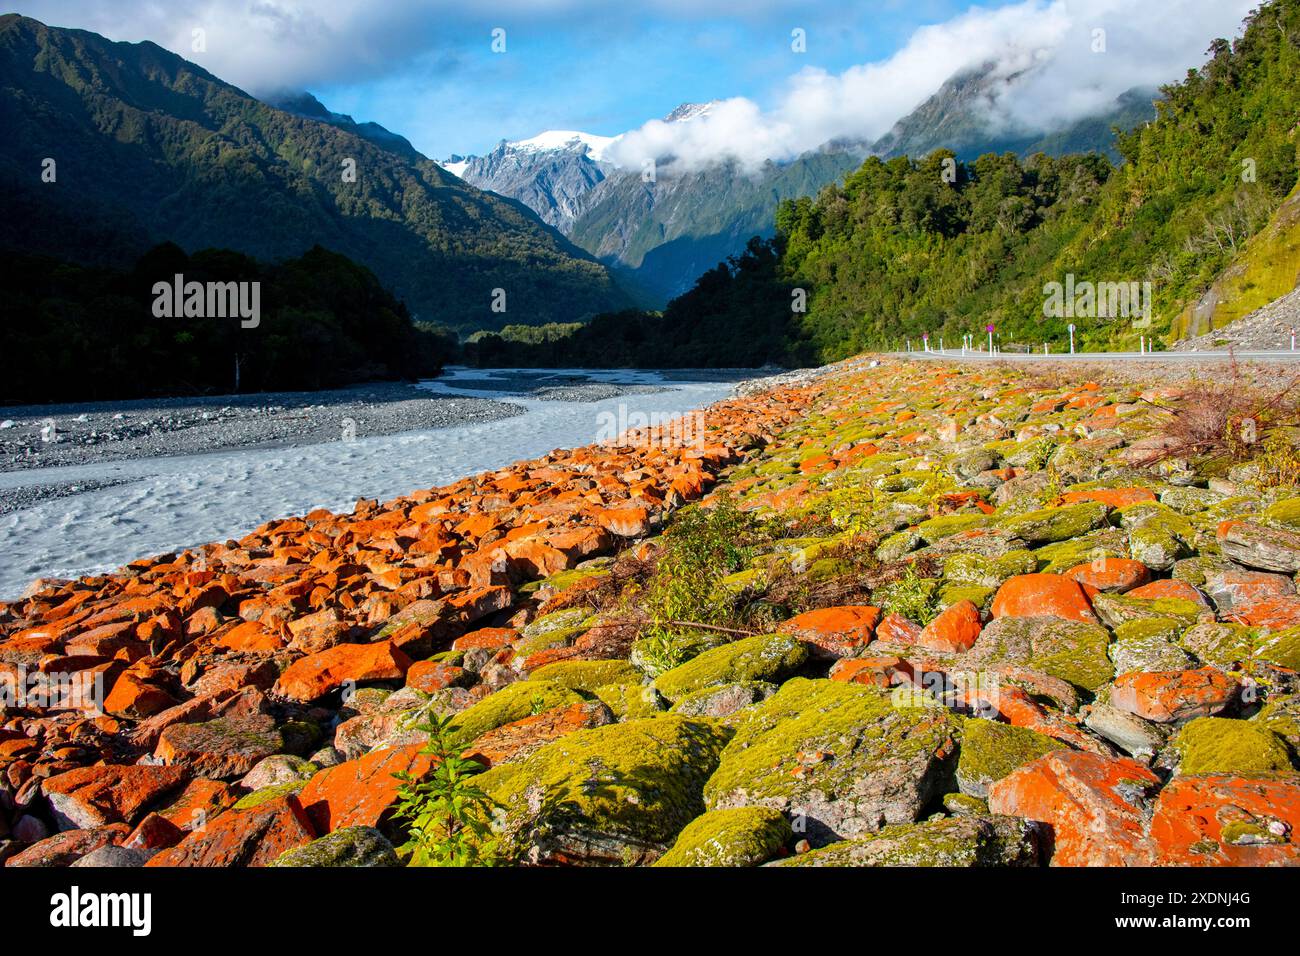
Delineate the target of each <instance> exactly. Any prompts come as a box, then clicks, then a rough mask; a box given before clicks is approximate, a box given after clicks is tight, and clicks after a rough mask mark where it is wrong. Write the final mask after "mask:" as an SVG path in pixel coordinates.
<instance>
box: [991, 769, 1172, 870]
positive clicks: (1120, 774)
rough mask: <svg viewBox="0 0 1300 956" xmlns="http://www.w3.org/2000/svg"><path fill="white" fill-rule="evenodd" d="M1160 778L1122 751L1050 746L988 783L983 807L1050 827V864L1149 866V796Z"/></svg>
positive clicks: (1151, 847) (1151, 856)
mask: <svg viewBox="0 0 1300 956" xmlns="http://www.w3.org/2000/svg"><path fill="white" fill-rule="evenodd" d="M1159 786H1160V778H1159V777H1157V776H1156V775H1155V774H1154V773H1152V772H1151V771H1150V770H1149V769H1147V767H1145V766H1144V765H1143V764H1141V763H1138V762H1137V761H1136V760H1130V759H1128V758H1116V757H1104V756H1101V755H1098V754H1091V753H1077V752H1073V751H1067V750H1058V751H1053V752H1052V753H1049V754H1046V755H1044V756H1042V757H1039V758H1038V759H1037V760H1034V761H1033V762H1031V763H1028V764H1025V765H1024V766H1023V767H1020V768H1019V769H1018V770H1015V771H1013V772H1012V773H1011V774H1010V775H1009V776H1006V777H1003V778H1002V779H1001V780H998V781H996V782H995V783H993V784H991V785H990V786H989V797H988V801H989V809H990V810H991V811H993V812H994V813H1002V814H1006V815H1008V816H1014V817H1024V818H1025V819H1028V820H1037V821H1039V822H1041V823H1046V824H1048V825H1049V826H1050V827H1051V828H1052V865H1053V866H1150V865H1151V864H1152V863H1153V862H1154V860H1155V852H1154V848H1153V846H1152V844H1151V841H1150V840H1149V839H1148V837H1147V835H1146V823H1145V821H1146V815H1147V812H1148V806H1147V804H1148V801H1149V796H1150V794H1151V793H1152V792H1154V791H1155V790H1156V789H1157V788H1158V787H1159Z"/></svg>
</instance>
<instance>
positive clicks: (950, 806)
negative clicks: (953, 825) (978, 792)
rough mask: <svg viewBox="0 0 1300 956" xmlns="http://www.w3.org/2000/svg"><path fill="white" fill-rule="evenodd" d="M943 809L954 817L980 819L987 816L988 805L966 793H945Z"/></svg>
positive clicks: (984, 801)
mask: <svg viewBox="0 0 1300 956" xmlns="http://www.w3.org/2000/svg"><path fill="white" fill-rule="evenodd" d="M943 808H944V809H945V810H947V811H948V813H949V814H950V815H951V816H954V817H982V816H987V815H988V812H989V803H988V801H987V800H981V799H980V798H979V797H972V796H971V795H970V794H968V793H945V794H944V795H943Z"/></svg>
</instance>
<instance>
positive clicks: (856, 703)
mask: <svg viewBox="0 0 1300 956" xmlns="http://www.w3.org/2000/svg"><path fill="white" fill-rule="evenodd" d="M955 730H956V724H955V718H954V717H952V716H951V715H950V714H949V713H948V712H947V711H946V710H944V709H942V708H925V707H910V706H904V705H903V703H902V702H898V701H896V700H895V699H894V697H893V695H891V694H890V693H888V692H886V691H883V690H879V689H877V688H874V687H865V686H862V685H859V684H844V683H839V682H836V681H829V680H809V679H806V678H801V677H796V678H793V679H791V680H789V681H787V682H786V683H785V684H784V685H783V686H782V687H781V690H780V691H778V692H777V693H776V694H775V695H774V696H773V697H771V698H770V699H768V700H766V701H764V702H763V703H761V704H758V705H756V706H754V707H750V708H747V709H745V710H744V711H742V712H741V715H740V718H739V720H738V721H737V723H736V736H735V738H734V739H733V740H732V742H731V743H730V744H728V745H727V749H726V750H725V751H724V752H723V755H722V761H721V763H720V764H719V766H718V770H717V773H715V774H714V775H713V777H712V778H711V779H710V780H709V782H708V785H707V787H706V788H705V800H706V801H707V803H708V805H709V807H710V809H718V808H725V807H731V806H770V807H774V808H776V809H779V810H782V811H784V812H787V813H790V814H792V815H799V816H801V817H805V818H806V832H807V836H808V838H809V839H810V840H812V841H813V842H814V844H816V843H818V842H822V843H825V842H828V840H829V839H834V838H836V837H840V838H842V837H849V836H857V835H859V834H861V833H864V832H870V831H873V830H876V829H879V828H880V827H882V826H885V825H887V824H890V823H903V822H909V821H911V820H914V819H916V815H917V814H919V813H920V811H921V808H922V807H923V806H924V805H925V804H927V803H928V802H929V800H930V798H931V797H932V796H934V795H935V793H936V790H935V788H936V787H937V786H938V785H939V783H940V781H941V778H942V777H943V775H944V772H945V769H946V768H947V766H948V764H947V761H948V758H949V757H950V756H951V755H952V754H953V752H954V746H953V742H952V740H953V736H954V734H955Z"/></svg>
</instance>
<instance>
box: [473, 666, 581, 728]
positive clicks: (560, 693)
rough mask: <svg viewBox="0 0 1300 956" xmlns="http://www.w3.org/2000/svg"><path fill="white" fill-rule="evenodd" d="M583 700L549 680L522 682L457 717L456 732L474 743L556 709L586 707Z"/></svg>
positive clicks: (507, 686)
mask: <svg viewBox="0 0 1300 956" xmlns="http://www.w3.org/2000/svg"><path fill="white" fill-rule="evenodd" d="M582 700H583V698H582V696H581V695H580V694H578V693H577V692H576V691H573V690H570V689H569V688H567V687H565V686H564V685H563V684H557V683H555V682H554V681H547V680H521V681H517V682H515V683H513V684H507V685H506V686H505V687H503V688H501V689H500V690H499V691H497V692H496V693H494V694H490V695H489V696H487V697H484V698H483V699H482V700H480V701H479V702H478V703H477V704H475V705H474V706H472V707H468V708H466V709H465V710H463V711H461V712H460V713H459V714H457V715H456V719H455V721H454V722H453V725H452V726H453V729H454V730H455V731H456V732H457V733H459V734H460V735H461V736H462V737H463V738H464V739H465V740H466V741H470V740H474V739H476V738H477V737H479V736H480V735H482V734H485V733H487V732H488V731H489V730H495V729H496V728H497V727H500V726H501V725H502V724H509V723H513V722H514V721H516V720H523V719H524V718H525V717H532V716H535V715H536V714H540V713H542V712H543V711H547V710H551V709H553V708H555V707H567V706H568V705H569V704H580V703H582Z"/></svg>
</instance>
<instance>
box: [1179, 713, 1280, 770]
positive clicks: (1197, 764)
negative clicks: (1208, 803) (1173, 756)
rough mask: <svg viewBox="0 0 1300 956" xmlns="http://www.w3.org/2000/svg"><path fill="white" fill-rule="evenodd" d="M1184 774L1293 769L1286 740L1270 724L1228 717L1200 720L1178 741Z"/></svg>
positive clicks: (1190, 726)
mask: <svg viewBox="0 0 1300 956" xmlns="http://www.w3.org/2000/svg"><path fill="white" fill-rule="evenodd" d="M1174 749H1175V751H1176V752H1177V754H1178V772H1179V773H1180V774H1184V775H1194V774H1210V773H1231V774H1259V773H1272V772H1274V771H1279V770H1290V769H1291V757H1290V754H1289V753H1288V752H1287V748H1286V744H1285V743H1284V742H1283V740H1282V738H1281V737H1279V736H1278V735H1277V734H1275V733H1273V731H1271V730H1269V729H1268V727H1267V725H1264V724H1260V723H1256V722H1254V721H1249V720H1231V719H1228V718H1225V717H1198V718H1196V719H1195V720H1193V721H1190V722H1189V723H1188V724H1187V725H1186V726H1185V727H1183V729H1182V730H1181V731H1179V733H1178V736H1177V737H1176V738H1175V739H1174Z"/></svg>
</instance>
